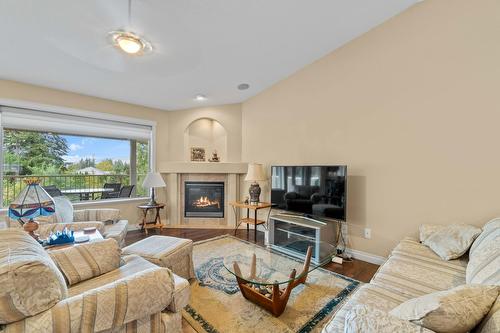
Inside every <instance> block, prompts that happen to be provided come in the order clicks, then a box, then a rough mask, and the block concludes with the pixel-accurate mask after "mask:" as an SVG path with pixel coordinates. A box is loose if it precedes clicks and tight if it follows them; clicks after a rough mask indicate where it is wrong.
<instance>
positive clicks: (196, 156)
mask: <svg viewBox="0 0 500 333" xmlns="http://www.w3.org/2000/svg"><path fill="white" fill-rule="evenodd" d="M191 162H205V148H203V147H191Z"/></svg>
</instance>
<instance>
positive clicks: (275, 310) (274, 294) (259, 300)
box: [233, 246, 312, 317]
mask: <svg viewBox="0 0 500 333" xmlns="http://www.w3.org/2000/svg"><path fill="white" fill-rule="evenodd" d="M311 255H312V246H309V248H308V249H307V254H306V258H305V262H304V268H303V269H302V272H301V274H300V275H299V276H300V278H299V279H295V276H296V275H297V272H296V270H295V269H293V270H292V272H291V273H290V280H291V281H290V282H288V285H287V286H286V288H285V289H283V290H281V289H280V287H279V284H273V285H272V290H268V291H269V293H266V294H265V295H263V294H262V293H261V292H260V291H259V289H260V288H259V287H258V286H254V285H252V283H250V282H248V281H245V280H244V279H242V278H240V277H239V276H241V270H240V267H239V266H238V263H236V262H235V263H234V264H233V265H234V271H235V273H236V280H237V281H238V286H239V287H240V291H241V293H242V294H243V297H245V298H246V299H247V300H249V301H250V302H253V303H255V304H257V305H258V306H260V307H262V308H264V309H266V310H268V311H269V312H271V313H272V314H273V315H274V316H275V317H278V316H280V315H281V314H282V313H283V311H285V307H286V304H287V303H288V298H289V297H290V293H291V292H292V289H293V288H295V287H296V286H298V285H299V284H301V283H305V282H306V279H307V274H308V271H309V265H310V263H311ZM251 265H252V266H251V272H250V277H249V280H251V279H252V278H255V270H256V267H255V266H256V257H255V254H254V255H253V257H252V264H251ZM263 288H265V287H263ZM266 295H267V296H266Z"/></svg>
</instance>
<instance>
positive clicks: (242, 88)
mask: <svg viewBox="0 0 500 333" xmlns="http://www.w3.org/2000/svg"><path fill="white" fill-rule="evenodd" d="M248 88H250V85H249V84H248V83H241V84H238V90H247V89H248Z"/></svg>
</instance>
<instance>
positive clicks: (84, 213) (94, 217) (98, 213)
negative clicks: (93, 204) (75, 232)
mask: <svg viewBox="0 0 500 333" xmlns="http://www.w3.org/2000/svg"><path fill="white" fill-rule="evenodd" d="M119 219H120V210H119V209H115V208H97V209H80V210H75V211H73V221H74V222H83V221H101V222H109V221H111V222H115V221H118V220H119Z"/></svg>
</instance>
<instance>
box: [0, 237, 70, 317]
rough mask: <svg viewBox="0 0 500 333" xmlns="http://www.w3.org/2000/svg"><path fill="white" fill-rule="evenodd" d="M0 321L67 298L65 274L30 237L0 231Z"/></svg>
mask: <svg viewBox="0 0 500 333" xmlns="http://www.w3.org/2000/svg"><path fill="white" fill-rule="evenodd" d="M0 286H1V287H0V324H6V323H11V322H15V321H18V320H21V319H23V318H26V317H28V316H33V315H36V314H38V313H40V312H43V311H45V310H47V309H49V308H51V307H52V306H54V305H55V304H56V303H57V302H59V301H61V300H62V299H64V298H66V297H67V294H68V290H67V287H66V283H65V282H64V277H63V276H62V274H61V272H60V271H59V270H58V269H57V267H56V265H55V264H54V262H53V261H52V259H51V258H50V256H49V255H48V254H47V253H46V252H45V250H44V249H43V248H42V246H41V245H40V244H38V243H37V242H36V241H35V240H34V239H33V238H32V237H31V236H29V235H28V234H27V233H25V232H24V231H22V230H17V229H5V230H0Z"/></svg>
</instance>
